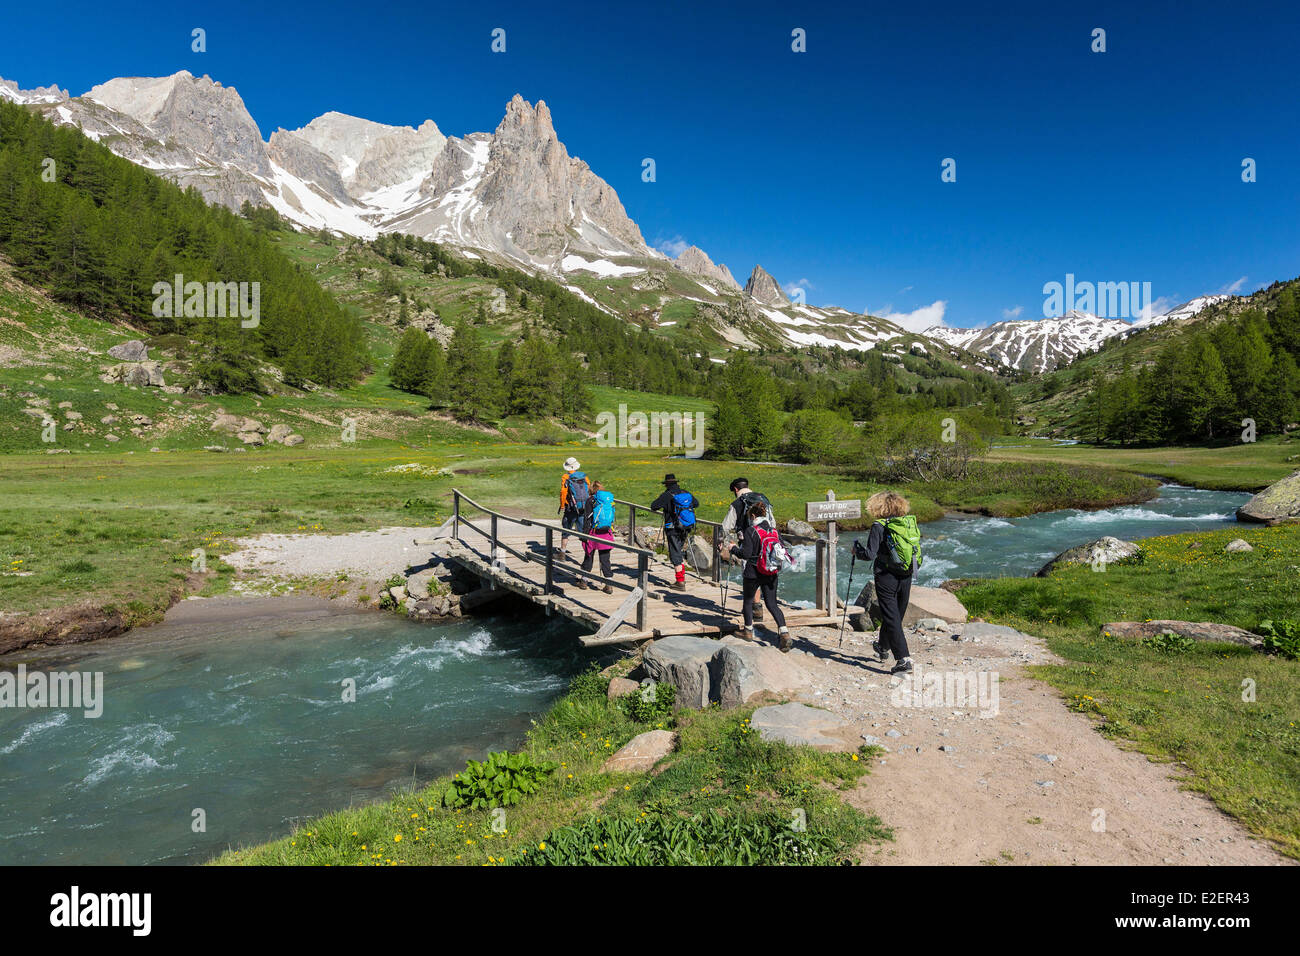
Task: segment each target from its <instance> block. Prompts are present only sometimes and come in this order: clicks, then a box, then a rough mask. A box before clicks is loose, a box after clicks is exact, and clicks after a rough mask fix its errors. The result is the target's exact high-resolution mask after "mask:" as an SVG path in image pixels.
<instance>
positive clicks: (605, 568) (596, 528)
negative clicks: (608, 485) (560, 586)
mask: <svg viewBox="0 0 1300 956" xmlns="http://www.w3.org/2000/svg"><path fill="white" fill-rule="evenodd" d="M590 484H591V497H590V498H588V499H587V508H586V511H584V512H583V522H582V531H583V532H584V533H586V534H589V535H592V536H594V537H597V538H603V539H604V540H605V541H613V540H614V531H613V525H614V496H613V495H612V494H610V493H609V492H608V491H606V490H605V486H604V485H602V484H601V483H600V482H599V481H596V480H595V479H594V478H593V479H592V480H591V482H590ZM611 550H613V549H612V548H610V546H609V545H607V544H601V543H600V542H598V541H589V540H587V539H586V538H583V539H582V552H583V558H582V570H584V571H590V570H591V565H592V561H593V560H594V559H595V557H596V555H597V554H599V555H600V576H601V577H602V578H604V579H605V593H606V594H613V593H614V586H613V585H612V584H610V583H609V579H610V578H611V577H613V576H614V575H613V572H611V571H610V569H609V552H610V551H611ZM578 587H580V588H593V589H594V588H595V587H596V585H595V584H588V583H587V579H586V578H578Z"/></svg>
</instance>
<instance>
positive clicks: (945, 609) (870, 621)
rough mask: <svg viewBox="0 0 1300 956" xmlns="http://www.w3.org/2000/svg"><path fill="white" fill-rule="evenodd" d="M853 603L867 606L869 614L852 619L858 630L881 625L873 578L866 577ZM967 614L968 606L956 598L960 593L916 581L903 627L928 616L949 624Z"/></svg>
mask: <svg viewBox="0 0 1300 956" xmlns="http://www.w3.org/2000/svg"><path fill="white" fill-rule="evenodd" d="M853 603H854V604H855V605H857V606H858V607H864V608H866V609H867V613H866V614H855V615H854V616H853V617H851V618H849V620H850V622H851V623H852V624H853V629H854V630H855V631H870V630H875V629H876V628H877V627H879V626H880V622H881V620H883V618H882V617H881V614H880V602H879V601H877V600H876V583H875V581H874V580H871V579H868V580H867V583H866V584H865V585H864V586H863V588H862V590H861V591H859V592H858V596H857V599H856V600H855V601H854V602H853ZM966 617H967V614H966V606H965V605H964V604H962V603H961V601H959V600H957V596H956V595H955V594H953V593H952V592H951V591H945V590H944V589H943V588H924V587H921V586H920V585H918V584H913V585H912V592H911V595H910V596H909V597H908V601H907V610H906V611H905V612H903V626H904V627H910V626H912V625H914V624H917V623H918V622H920V621H923V620H926V619H927V618H938V619H939V620H941V621H946V622H947V623H949V624H963V623H965V621H966Z"/></svg>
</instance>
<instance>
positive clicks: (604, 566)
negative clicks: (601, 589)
mask: <svg viewBox="0 0 1300 956" xmlns="http://www.w3.org/2000/svg"><path fill="white" fill-rule="evenodd" d="M596 555H600V573H601V575H603V576H604V577H607V578H610V577H613V576H614V575H613V572H612V571H610V569H609V551H608V550H605V551H588V552H587V555H586V557H584V558H583V559H582V570H584V571H590V570H591V565H592V560H591V559H592V558H594V557H595V556H596Z"/></svg>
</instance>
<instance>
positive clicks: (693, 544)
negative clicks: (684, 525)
mask: <svg viewBox="0 0 1300 956" xmlns="http://www.w3.org/2000/svg"><path fill="white" fill-rule="evenodd" d="M687 547H688V550H689V554H688V557H689V559H690V561H689V564H690V567H692V568H694V569H695V571H696V573H697V574H708V573H709V572H711V571H712V570H713V551H712V550H711V549H710V548H709V540H708V539H707V538H703V537H701V536H700V535H698V534H697V535H695V536H694V537H692V538H691V541H690V544H689V545H688V546H687Z"/></svg>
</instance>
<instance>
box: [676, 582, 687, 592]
mask: <svg viewBox="0 0 1300 956" xmlns="http://www.w3.org/2000/svg"><path fill="white" fill-rule="evenodd" d="M673 590H674V591H685V590H686V582H685V581H674V582H673Z"/></svg>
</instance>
